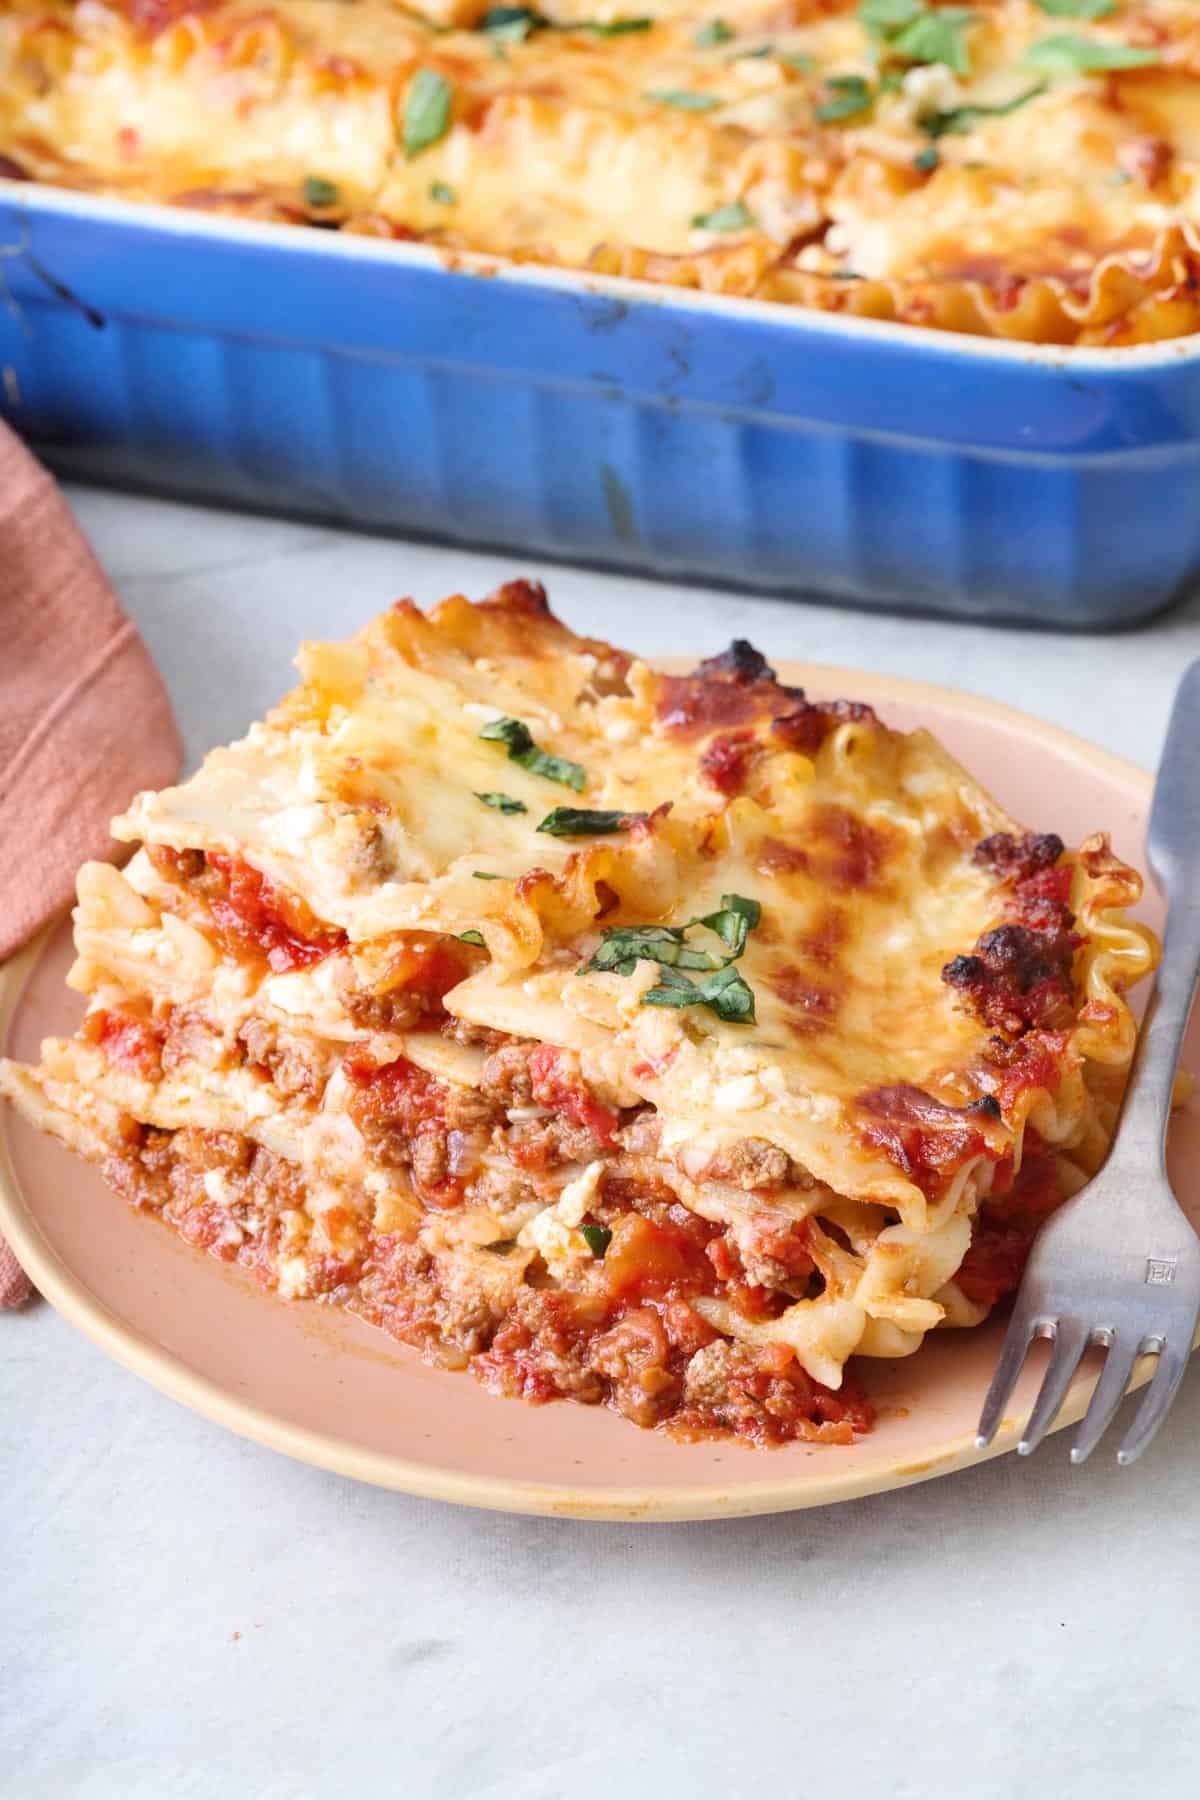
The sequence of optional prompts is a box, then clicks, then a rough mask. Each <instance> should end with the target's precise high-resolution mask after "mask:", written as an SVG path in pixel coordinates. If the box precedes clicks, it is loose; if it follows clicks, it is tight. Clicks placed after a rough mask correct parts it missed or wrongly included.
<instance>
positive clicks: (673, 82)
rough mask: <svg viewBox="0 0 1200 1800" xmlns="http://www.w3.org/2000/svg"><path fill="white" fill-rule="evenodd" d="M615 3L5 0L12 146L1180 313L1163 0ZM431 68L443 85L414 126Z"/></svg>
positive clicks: (154, 184) (1025, 300) (447, 247)
mask: <svg viewBox="0 0 1200 1800" xmlns="http://www.w3.org/2000/svg"><path fill="white" fill-rule="evenodd" d="M952 11H953V9H952ZM954 16H955V17H956V18H959V19H961V17H962V9H958V11H957V13H955V15H954ZM930 17H931V19H933V20H936V14H933V13H931V15H930ZM602 23H603V26H604V27H605V29H598V28H597V20H596V19H595V18H593V17H592V14H591V9H590V8H589V7H588V6H587V5H586V4H585V0H578V4H576V0H562V4H561V5H560V6H558V7H551V8H550V9H549V10H548V11H547V10H546V9H540V10H539V11H538V12H537V13H536V14H535V13H532V12H531V13H530V14H529V15H528V16H525V17H523V18H521V17H519V18H518V20H517V21H516V24H515V26H514V23H513V21H511V20H510V21H509V29H508V30H507V33H505V32H503V31H502V32H501V33H500V34H497V33H496V32H495V31H494V30H489V29H487V28H486V27H487V25H488V19H487V17H486V9H484V8H482V7H481V6H480V5H477V4H476V3H475V0H431V4H430V5H429V6H428V7H427V8H426V9H424V11H423V13H422V11H419V10H418V11H407V10H401V9H399V8H398V7H394V6H392V5H390V4H388V0H276V3H275V4H273V5H270V6H268V7H265V8H264V7H253V8H251V7H248V6H244V5H238V4H230V3H229V0H216V3H215V4H214V3H208V0H206V3H205V4H196V5H193V6H189V5H188V4H187V3H186V0H161V3H158V4H151V5H148V4H144V3H143V0H125V3H119V0H111V3H110V4H107V5H105V4H94V5H88V6H81V5H74V4H71V3H70V0H6V3H5V4H4V5H3V6H0V153H2V154H3V158H4V162H3V168H4V171H5V173H7V174H8V175H10V176H13V177H18V178H19V177H21V176H32V177H37V178H40V179H45V180H49V181H53V182H58V183H61V184H64V185H67V186H73V187H79V188H83V189H87V190H92V191H98V192H105V193H113V194H119V195H124V196H126V197H128V198H131V199H135V200H139V199H140V200H160V201H168V202H172V203H175V204H179V205H184V206H193V207H203V208H211V209H216V210H219V211H227V212H230V213H235V214H237V213H242V214H249V215H251V216H257V217H266V218H269V219H277V220H280V221H283V222H293V223H303V222H305V221H315V222H316V223H319V224H320V225H322V226H325V227H330V226H332V227H336V228H340V229H344V230H348V231H350V232H353V233H360V234H362V233H365V234H368V235H374V236H380V237H384V238H405V239H412V238H415V239H420V240H423V241H425V242H428V243H430V244H432V245H434V246H435V247H438V248H440V249H441V250H442V251H443V253H444V254H445V255H446V256H447V257H448V258H450V259H452V260H453V261H454V262H455V264H456V265H462V264H463V261H464V258H465V259H468V260H467V264H466V266H472V265H471V263H470V260H469V259H470V258H472V257H482V258H488V257H504V258H510V259H514V260H517V261H521V260H533V261H539V262H548V263H557V264H562V265H566V266H571V267H580V268H587V269H590V270H593V271H595V272H600V273H609V274H619V275H623V276H628V277H632V278H634V279H639V280H649V281H654V282H661V283H666V284H668V285H678V286H684V287H692V288H700V289H702V290H704V291H708V292H714V293H722V294H729V295H734V296H738V295H741V296H752V297H756V298H761V299H767V300H773V301H778V302H781V303H784V304H789V305H802V306H809V307H815V308H818V309H820V310H823V311H837V312H847V313H850V314H852V315H854V316H858V317H869V318H881V319H888V320H898V321H900V322H904V323H910V324H918V325H922V326H927V327H933V328H937V329H943V330H952V331H965V332H974V333H983V334H987V335H992V336H999V337H1007V338H1015V339H1025V340H1033V341H1041V342H1051V343H1062V344H1069V343H1078V344H1085V345H1093V344H1094V345H1123V344H1129V343H1138V342H1145V341H1152V340H1155V339H1159V338H1164V337H1174V336H1179V335H1181V334H1184V333H1187V332H1191V331H1193V330H1195V329H1196V328H1197V321H1198V312H1200V302H1198V301H1197V299H1196V295H1197V293H1198V292H1200V284H1198V282H1197V278H1196V277H1197V251H1198V244H1197V237H1196V233H1197V229H1198V228H1200V199H1198V195H1200V186H1198V184H1197V167H1198V162H1197V159H1198V157H1200V108H1198V104H1197V100H1196V75H1197V72H1198V70H1200V25H1198V24H1197V21H1196V17H1195V9H1194V7H1191V6H1189V5H1186V4H1183V0H1126V3H1125V4H1123V5H1122V6H1121V8H1120V9H1119V12H1116V13H1114V14H1113V15H1112V16H1111V17H1110V16H1108V15H1105V16H1102V17H1100V18H1097V19H1085V18H1074V17H1073V18H1072V19H1071V20H1070V22H1069V23H1070V27H1071V28H1070V30H1069V31H1055V30H1054V29H1053V27H1054V25H1055V24H1056V23H1058V24H1061V23H1062V20H1061V19H1059V20H1052V19H1051V18H1050V17H1049V16H1048V15H1047V14H1046V12H1045V11H1044V10H1043V8H1042V7H1041V6H1040V5H1038V4H1037V0H980V4H979V5H978V6H977V7H975V8H973V9H972V11H971V16H970V20H969V21H968V22H967V23H965V24H959V25H953V24H951V25H949V26H946V27H945V28H944V30H943V33H942V37H941V39H940V40H937V39H934V40H927V42H926V46H925V48H923V49H922V48H921V47H920V46H918V47H917V49H916V50H915V51H913V50H908V51H906V50H905V49H904V48H903V40H901V39H900V38H899V35H898V33H897V32H896V31H892V32H891V33H890V34H889V32H888V31H886V30H882V31H875V32H874V33H873V32H872V31H871V29H870V28H869V22H868V21H866V20H864V18H863V16H862V14H861V12H860V10H859V8H858V7H857V5H856V0H827V3H826V4H823V5H822V6H820V7H811V6H809V5H806V4H796V5H794V6H791V7H785V8H784V9H783V11H782V12H780V9H779V8H778V7H767V6H764V5H758V4H752V3H749V0H743V3H742V4H740V5H737V6H733V7H728V8H725V9H723V15H722V19H721V21H720V27H721V28H720V29H719V30H714V29H713V20H712V17H711V15H710V14H709V13H707V12H705V11H704V9H703V8H699V7H696V6H694V5H691V4H684V3H682V0H670V3H667V4H660V5H657V6H654V5H652V6H651V7H649V8H648V9H642V8H638V9H637V16H636V18H634V17H632V16H624V15H622V14H620V13H619V12H617V13H614V14H613V15H612V16H611V17H607V16H606V17H605V18H604V20H603V21H602ZM522 32H524V36H522V35H521V33H522ZM1063 40H1065V42H1066V45H1067V49H1066V51H1065V52H1064V50H1063V48H1062V41H1063ZM1047 44H1049V46H1050V49H1049V51H1047ZM1056 44H1057V45H1058V46H1059V48H1058V51H1057V56H1056V54H1055V51H1054V46H1055V45H1056ZM939 46H940V47H939ZM924 55H935V56H936V55H941V56H943V57H946V58H948V59H949V60H948V61H945V60H943V61H933V62H925V61H922V60H920V59H921V57H922V56H924ZM914 57H915V59H916V60H914ZM951 65H953V66H951ZM418 77H419V78H420V80H422V81H424V82H426V83H428V82H429V81H433V80H436V82H437V83H439V84H441V85H440V86H439V87H438V90H437V93H438V98H437V99H436V100H435V101H434V102H433V104H432V111H431V112H429V113H426V114H423V115H422V116H421V118H420V120H419V121H418V125H419V128H418V126H414V124H413V121H412V117H411V116H410V103H411V102H412V96H413V92H414V90H413V83H414V80H416V79H417V78H418ZM426 91H428V90H427V89H426ZM406 121H407V123H406Z"/></svg>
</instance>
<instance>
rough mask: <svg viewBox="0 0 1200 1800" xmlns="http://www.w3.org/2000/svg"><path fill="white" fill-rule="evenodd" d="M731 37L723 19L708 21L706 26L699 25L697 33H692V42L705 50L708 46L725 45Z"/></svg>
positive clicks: (730, 32) (731, 34)
mask: <svg viewBox="0 0 1200 1800" xmlns="http://www.w3.org/2000/svg"><path fill="white" fill-rule="evenodd" d="M732 36H733V33H732V31H730V29H729V27H728V25H727V24H726V23H725V21H724V19H710V20H709V22H708V24H707V25H701V27H700V29H699V31H695V32H693V33H692V42H693V44H697V45H698V46H699V47H700V49H701V50H705V49H707V48H708V46H709V45H710V44H727V43H728V42H729V40H730V38H731V37H732Z"/></svg>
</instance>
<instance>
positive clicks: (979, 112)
mask: <svg viewBox="0 0 1200 1800" xmlns="http://www.w3.org/2000/svg"><path fill="white" fill-rule="evenodd" d="M1045 91H1046V83H1045V82H1044V81H1039V82H1036V83H1035V84H1034V86H1033V87H1031V88H1026V90H1025V92H1024V93H1023V94H1016V95H1014V96H1013V98H1012V99H1011V100H1004V101H1001V103H1000V105H999V106H956V107H955V108H954V109H953V110H952V111H951V112H935V113H926V114H925V115H924V116H923V117H922V119H921V130H922V131H926V132H928V133H929V136H930V137H932V138H940V137H945V136H946V134H947V132H955V131H970V130H972V129H973V128H974V126H975V124H976V121H977V120H979V119H1000V118H1003V117H1004V114H1005V113H1011V112H1016V110H1017V108H1018V107H1019V106H1024V105H1025V103H1026V101H1027V100H1036V99H1037V97H1038V95H1039V94H1044V93H1045ZM917 167H918V168H920V167H921V163H920V162H919V161H918V162H917Z"/></svg>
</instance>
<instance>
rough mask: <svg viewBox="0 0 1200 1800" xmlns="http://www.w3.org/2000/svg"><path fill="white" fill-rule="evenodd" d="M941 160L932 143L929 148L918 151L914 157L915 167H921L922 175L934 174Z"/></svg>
mask: <svg viewBox="0 0 1200 1800" xmlns="http://www.w3.org/2000/svg"><path fill="white" fill-rule="evenodd" d="M941 160H942V159H941V157H940V156H939V155H938V153H937V151H936V150H935V149H934V147H933V145H932V144H930V145H929V146H928V148H927V149H925V150H918V151H917V154H916V155H915V156H914V157H913V168H914V169H919V170H920V172H921V174H922V175H932V173H933V171H934V170H935V169H936V168H937V167H938V165H939V163H940V162H941Z"/></svg>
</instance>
